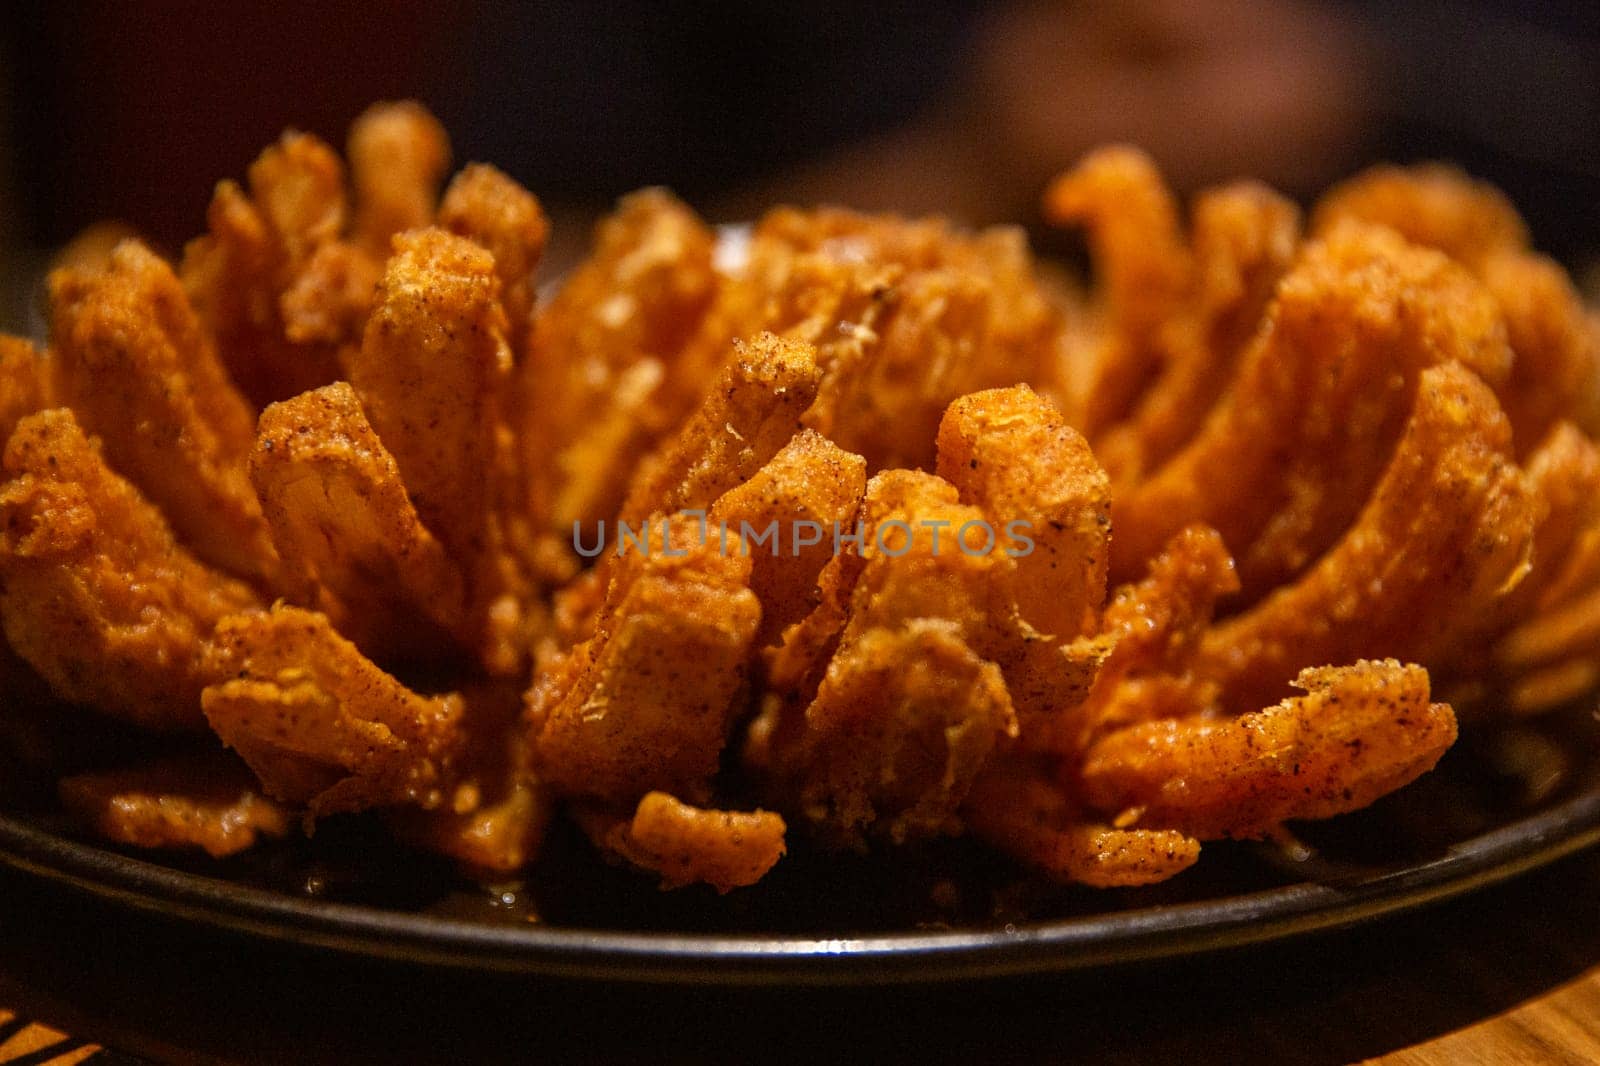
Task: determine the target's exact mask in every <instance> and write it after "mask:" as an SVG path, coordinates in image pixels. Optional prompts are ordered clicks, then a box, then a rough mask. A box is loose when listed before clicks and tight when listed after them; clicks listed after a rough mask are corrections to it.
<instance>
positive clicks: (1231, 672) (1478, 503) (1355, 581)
mask: <svg viewBox="0 0 1600 1066" xmlns="http://www.w3.org/2000/svg"><path fill="white" fill-rule="evenodd" d="M1510 449H1511V427H1510V425H1509V424H1508V423H1507V421H1506V418H1505V415H1504V414H1502V413H1501V411H1500V408H1499V406H1498V405H1497V404H1496V403H1495V399H1494V394H1493V393H1492V392H1490V391H1489V388H1488V386H1487V385H1485V384H1484V383H1483V382H1482V381H1481V380H1480V379H1479V378H1478V377H1477V376H1475V375H1474V374H1472V373H1471V372H1470V371H1468V370H1467V369H1466V368H1464V367H1462V366H1461V365H1460V364H1457V363H1447V364H1445V365H1443V366H1438V367H1433V368H1431V369H1429V370H1425V371H1423V373H1422V378H1421V382H1420V384H1419V385H1418V387H1417V398H1416V405H1415V408H1414V410H1413V412H1412V415H1411V420H1410V422H1409V424H1408V425H1407V427H1406V433H1405V436H1404V437H1402V438H1401V440H1400V443H1399V444H1398V445H1397V446H1396V448H1395V453H1394V458H1393V460H1392V461H1391V462H1390V464H1389V468H1388V469H1387V470H1386V471H1385V472H1384V475H1383V480H1382V481H1381V482H1380V483H1379V485H1378V487H1377V489H1376V490H1375V491H1374V492H1373V494H1372V497H1371V499H1370V500H1369V501H1368V502H1367V504H1366V507H1365V508H1364V509H1363V511H1362V513H1361V515H1360V517H1358V518H1357V519H1356V521H1355V522H1354V523H1353V525H1352V526H1351V528H1350V530H1349V531H1348V532H1347V533H1346V534H1345V535H1344V537H1343V538H1342V539H1341V540H1340V542H1339V544H1338V545H1337V546H1336V547H1334V548H1333V549H1332V550H1331V551H1329V552H1328V553H1327V554H1326V555H1325V556H1323V557H1322V558H1321V559H1320V560H1318V562H1317V564H1316V565H1315V566H1314V567H1312V568H1311V569H1310V570H1309V571H1307V572H1306V574H1305V576H1304V577H1302V578H1301V579H1300V580H1298V581H1296V582H1294V583H1292V584H1289V585H1285V586H1283V587H1281V588H1279V589H1277V590H1276V591H1274V592H1273V593H1272V594H1271V595H1269V596H1268V597H1267V598H1266V599H1264V600H1262V601H1261V603H1260V604H1258V605H1257V606H1255V607H1254V608H1252V609H1251V610H1249V611H1247V612H1245V613H1243V614H1240V615H1237V616H1235V617H1233V618H1230V619H1227V620H1226V621H1223V622H1221V623H1219V624H1218V625H1216V626H1215V627H1213V628H1212V629H1210V630H1209V631H1208V632H1207V633H1206V634H1205V636H1204V638H1203V639H1202V641H1201V650H1200V656H1199V663H1198V664H1197V669H1198V671H1199V672H1200V673H1202V674H1204V675H1205V676H1207V677H1209V678H1212V679H1214V680H1216V681H1218V682H1219V683H1220V684H1221V685H1222V689H1223V698H1224V700H1225V701H1226V702H1227V703H1228V704H1229V706H1234V707H1240V706H1246V705H1249V704H1252V703H1254V704H1262V703H1267V702H1270V701H1271V700H1272V699H1274V698H1275V697H1277V696H1278V695H1279V694H1280V693H1281V690H1282V687H1283V685H1284V684H1285V683H1286V679H1287V678H1288V677H1290V676H1292V675H1294V674H1296V673H1298V672H1299V671H1301V670H1303V669H1306V668H1308V667H1311V666H1314V665H1317V664H1322V663H1341V662H1345V663H1348V662H1352V661H1354V660H1356V659H1359V658H1364V657H1368V656H1372V655H1377V654H1380V653H1382V652H1383V651H1385V650H1391V651H1394V652H1397V653H1398V654H1402V655H1405V656H1406V657H1407V658H1409V659H1413V660H1417V661H1421V662H1430V661H1434V659H1435V658H1436V657H1437V656H1439V655H1440V653H1441V652H1442V651H1443V650H1444V649H1445V648H1447V647H1448V646H1449V645H1450V644H1451V643H1452V641H1453V640H1454V639H1455V638H1456V637H1457V636H1458V635H1460V634H1463V633H1465V632H1468V631H1469V630H1470V629H1471V627H1472V626H1473V625H1474V624H1475V622H1476V620H1477V619H1478V618H1480V617H1481V616H1482V615H1483V613H1484V612H1485V611H1488V610H1491V609H1492V608H1493V605H1494V603H1495V601H1496V600H1497V599H1499V598H1500V597H1501V596H1503V595H1505V594H1506V593H1507V592H1509V591H1510V590H1512V589H1514V588H1515V587H1516V585H1517V583H1518V582H1520V581H1522V580H1524V579H1525V578H1526V576H1527V574H1528V570H1529V560H1530V551H1531V547H1532V541H1533V532H1534V527H1535V524H1536V523H1537V521H1538V517H1539V501H1538V499H1537V498H1536V497H1535V496H1534V495H1533V492H1532V490H1531V488H1530V486H1529V485H1528V482H1527V477H1526V475H1525V474H1523V472H1522V470H1521V469H1520V468H1519V467H1518V466H1517V465H1516V463H1515V462H1514V461H1513V460H1512V458H1511V454H1510Z"/></svg>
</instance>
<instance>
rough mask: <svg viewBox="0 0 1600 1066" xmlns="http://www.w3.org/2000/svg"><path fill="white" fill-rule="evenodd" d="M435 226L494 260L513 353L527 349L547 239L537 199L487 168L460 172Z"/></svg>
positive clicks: (474, 166) (476, 165)
mask: <svg viewBox="0 0 1600 1066" xmlns="http://www.w3.org/2000/svg"><path fill="white" fill-rule="evenodd" d="M439 225H440V226H441V227H443V228H444V229H447V230H449V231H450V232H451V233H454V234H456V235H457V236H460V237H467V238H469V239H471V240H473V241H476V242H477V243H478V244H480V245H482V246H483V247H484V249H486V250H487V251H488V252H489V254H490V255H492V256H493V257H494V269H495V273H496V274H497V275H499V278H500V302H501V303H502V304H503V305H504V306H505V309H506V320H507V322H508V323H509V328H508V331H509V334H510V339H511V345H512V348H513V349H515V350H516V351H518V352H519V353H521V352H523V351H525V350H526V347H527V344H528V329H529V325H530V323H529V319H528V316H529V315H530V314H531V313H532V311H533V301H534V295H535V292H534V284H535V283H534V275H535V273H536V272H537V271H538V269H539V259H540V257H541V256H542V255H544V245H545V241H546V240H548V239H549V236H550V223H549V220H547V219H546V218H545V217H544V208H543V207H541V206H540V205H539V199H538V197H536V196H534V195H533V193H531V192H529V191H528V190H527V189H524V188H523V187H522V186H521V185H518V184H517V183H516V182H515V181H512V180H511V179H510V178H508V177H507V176H506V175H504V174H502V173H501V172H500V171H498V170H496V169H495V168H494V167H491V166H489V165H487V164H485V163H474V164H472V165H471V166H469V167H466V168H464V169H463V170H462V171H461V173H459V174H457V175H456V176H455V179H454V180H453V181H451V182H450V186H449V188H447V189H445V191H444V199H443V200H441V201H440V202H439Z"/></svg>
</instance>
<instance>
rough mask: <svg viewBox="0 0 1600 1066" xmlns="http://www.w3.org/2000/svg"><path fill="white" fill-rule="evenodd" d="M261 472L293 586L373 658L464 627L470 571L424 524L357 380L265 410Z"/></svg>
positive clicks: (255, 464) (416, 649)
mask: <svg viewBox="0 0 1600 1066" xmlns="http://www.w3.org/2000/svg"><path fill="white" fill-rule="evenodd" d="M250 478H251V482H252V483H253V484H254V485H255V488H256V493H257V494H258V495H259V496H260V497H261V506H262V509H263V511H264V512H265V513H266V516H267V523H268V525H269V526H270V527H271V529H272V540H273V544H274V545H275V546H276V547H277V550H278V555H279V557H280V558H282V559H283V561H284V570H285V574H286V577H285V584H286V586H287V589H286V591H288V592H289V593H290V595H291V596H292V597H293V598H294V599H295V600H296V602H298V603H301V604H303V605H305V606H307V607H312V608H315V609H316V610H319V611H321V612H322V613H323V614H325V615H327V616H328V619H329V621H331V622H332V623H333V624H334V626H335V627H337V628H338V629H339V630H340V631H341V632H342V633H344V635H345V636H347V637H349V638H350V639H351V640H352V641H354V642H355V644H356V645H357V646H358V647H360V648H361V649H362V651H363V652H365V653H366V654H367V655H368V656H369V657H371V658H374V659H379V660H394V659H397V658H398V659H404V658H406V657H408V656H409V657H410V658H413V659H426V658H427V657H428V655H429V654H430V649H431V650H432V653H433V654H435V655H437V653H438V651H439V650H440V641H441V638H442V639H443V641H444V643H445V644H448V643H449V642H450V641H451V640H452V639H453V638H454V637H455V636H456V635H458V634H462V633H463V630H464V627H465V622H466V590H465V584H464V582H463V579H462V574H461V570H460V568H459V567H457V566H456V565H455V563H454V562H453V561H452V560H451V559H450V558H449V557H448V556H446V554H445V551H444V548H443V546H441V545H440V543H439V541H438V540H437V539H435V538H434V536H433V534H432V533H430V532H429V531H428V530H427V529H426V528H425V527H424V526H423V525H422V520H421V519H420V518H419V517H418V516H417V511H416V508H415V507H413V506H412V503H411V497H410V496H409V495H408V494H407V492H406V487H405V485H404V484H402V483H401V480H400V469H399V467H398V466H397V465H396V464H395V461H394V457H393V456H391V455H390V454H389V452H388V451H387V450H385V448H384V447H383V444H382V442H381V441H379V440H378V435H377V434H376V433H374V432H373V431H372V426H371V425H370V424H368V422H367V417H366V415H365V413H363V411H362V410H361V403H360V400H359V399H358V398H357V397H356V394H355V390H354V389H352V388H351V387H350V386H349V385H347V384H345V383H344V382H337V383H335V384H332V385H328V386H326V387H324V388H321V389H314V390H312V391H310V392H304V393H301V394H300V395H299V396H296V397H294V398H293V399H291V400H284V401H283V402H282V403H275V404H273V405H271V406H270V407H268V408H267V409H266V410H265V411H263V412H261V421H260V430H259V435H258V436H257V439H256V448H255V452H254V453H253V454H252V455H251V458H250ZM290 575H292V576H290ZM469 646H470V645H469Z"/></svg>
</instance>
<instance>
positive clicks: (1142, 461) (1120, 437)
mask: <svg viewBox="0 0 1600 1066" xmlns="http://www.w3.org/2000/svg"><path fill="white" fill-rule="evenodd" d="M1299 243H1300V215H1299V211H1298V210H1297V209H1296V208H1295V206H1294V204H1293V203H1291V202H1290V201H1289V200H1287V199H1285V198H1284V197H1282V196H1279V195H1278V194H1277V193H1275V192H1273V191H1272V190H1271V189H1268V188H1266V187H1265V186H1263V185H1260V184H1258V183H1256V182H1250V181H1243V182H1236V183H1234V184H1231V185H1226V186H1223V187H1221V188H1217V189H1209V190H1206V191H1204V192H1202V193H1201V194H1200V195H1199V196H1198V197H1197V198H1196V199H1195V202H1194V221H1193V224H1192V227H1191V233H1190V245H1191V247H1192V249H1193V262H1194V271H1193V279H1192V283H1191V285H1190V291H1188V292H1187V294H1186V299H1185V300H1184V302H1183V303H1182V304H1181V305H1180V307H1179V308H1178V310H1177V311H1176V312H1174V314H1173V316H1172V317H1170V318H1168V319H1167V320H1166V321H1165V322H1163V323H1162V325H1161V327H1160V329H1159V331H1158V332H1157V334H1156V336H1155V343H1156V345H1157V347H1158V348H1159V351H1160V355H1161V359H1162V365H1161V368H1160V370H1159V371H1158V372H1157V373H1156V375H1155V377H1154V378H1153V379H1152V380H1151V381H1150V384H1149V386H1148V387H1146V388H1145V389H1144V390H1142V391H1141V392H1140V393H1139V396H1138V398H1137V401H1136V402H1135V404H1134V406H1133V408H1132V410H1131V411H1130V413H1129V415H1128V417H1127V419H1126V420H1124V421H1121V422H1116V423H1113V424H1111V425H1109V426H1107V427H1106V428H1105V430H1104V431H1103V432H1101V433H1099V434H1097V435H1096V436H1095V438H1094V441H1093V443H1094V450H1095V455H1096V456H1097V457H1098V458H1099V459H1100V461H1101V462H1102V463H1103V464H1104V465H1105V467H1106V469H1107V471H1109V472H1110V474H1111V476H1112V480H1113V481H1114V482H1129V481H1135V480H1137V479H1138V478H1140V477H1142V476H1143V475H1144V473H1145V472H1146V471H1148V470H1150V469H1152V468H1154V467H1157V466H1159V465H1160V464H1161V463H1163V462H1165V461H1166V460H1167V459H1169V458H1170V457H1171V456H1172V455H1173V453H1174V452H1176V451H1177V450H1178V449H1179V448H1180V447H1182V446H1183V445H1184V444H1185V443H1186V442H1187V441H1188V440H1189V439H1190V438H1191V437H1193V436H1194V434H1195V433H1196V432H1197V431H1198V430H1199V429H1200V426H1201V424H1202V423H1203V421H1204V419H1205V416H1206V414H1207V413H1208V412H1209V411H1210V410H1211V408H1212V407H1213V406H1214V405H1215V404H1216V402H1217V400H1218V399H1219V398H1220V397H1221V396H1222V395H1223V393H1224V392H1225V391H1226V389H1227V386H1228V383H1229V382H1230V381H1231V379H1232V375H1233V373H1234V371H1235V370H1236V368H1237V366H1238V363H1239V359H1240V357H1241V355H1242V354H1243V353H1244V351H1245V350H1246V348H1247V346H1248V345H1249V343H1250V341H1251V339H1252V338H1253V337H1254V336H1255V334H1256V332H1257V330H1258V329H1260V327H1261V322H1262V319H1263V318H1264V317H1265V316H1266V314H1267V306H1268V303H1269V301H1270V300H1271V299H1272V296H1273V294H1274V293H1275V292H1276V290H1277V286H1278V282H1279V280H1280V279H1281V278H1282V277H1283V275H1284V274H1285V273H1286V272H1287V271H1288V269H1289V267H1290V265H1291V264H1292V262H1293V260H1294V256H1295V254H1296V252H1297V251H1298V249H1299Z"/></svg>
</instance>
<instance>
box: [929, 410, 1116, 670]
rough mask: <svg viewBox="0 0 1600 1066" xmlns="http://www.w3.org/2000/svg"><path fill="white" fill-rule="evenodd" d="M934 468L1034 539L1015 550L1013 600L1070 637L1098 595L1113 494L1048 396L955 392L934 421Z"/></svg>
mask: <svg viewBox="0 0 1600 1066" xmlns="http://www.w3.org/2000/svg"><path fill="white" fill-rule="evenodd" d="M938 452H939V464H938V470H939V476H940V477H942V478H944V479H945V480H946V481H948V482H950V483H951V484H952V485H955V486H956V488H957V489H958V490H960V492H961V499H962V502H964V503H969V504H972V505H974V506H977V507H979V508H981V509H982V510H983V511H984V513H985V514H987V515H989V516H990V518H991V520H992V522H997V523H999V524H1000V525H1002V526H1003V525H1007V524H1009V523H1012V522H1018V523H1026V525H1025V526H1022V527H1019V528H1020V529H1021V530H1022V531H1023V532H1025V534H1026V535H1027V536H1028V537H1029V539H1030V540H1031V541H1033V548H1032V550H1031V551H1030V552H1028V554H1026V555H1023V556H1021V557H1020V558H1018V560H1017V584H1016V590H1017V593H1016V594H1017V607H1018V610H1019V611H1020V612H1021V614H1022V617H1023V619H1024V620H1025V621H1026V622H1027V623H1028V624H1029V625H1031V626H1033V628H1034V629H1036V630H1038V631H1039V632H1040V633H1044V634H1049V635H1051V636H1054V637H1057V638H1059V639H1063V640H1066V639H1071V638H1072V637H1076V636H1078V635H1080V634H1081V633H1083V632H1084V631H1085V630H1086V629H1088V628H1089V627H1090V626H1092V624H1093V614H1094V612H1095V611H1096V610H1098V609H1099V607H1100V605H1101V603H1103V602H1104V600H1105V595H1106V560H1107V555H1108V538H1107V535H1106V534H1107V531H1108V529H1109V528H1110V525H1111V497H1110V492H1109V486H1108V483H1107V478H1106V474H1105V471H1104V470H1102V469H1101V468H1100V464H1099V463H1097V462H1096V461H1095V458H1094V454H1093V453H1092V452H1091V451H1090V450H1089V445H1088V443H1087V442H1086V441H1085V440H1084V439H1083V437H1081V436H1080V435H1079V434H1078V433H1077V431H1075V430H1073V429H1072V428H1071V427H1069V426H1068V425H1067V424H1066V422H1065V421H1064V420H1063V418H1062V417H1061V412H1060V410H1059V409H1058V408H1057V407H1056V405H1055V404H1053V403H1051V402H1050V401H1049V400H1047V399H1044V398H1043V397H1041V396H1039V395H1038V394H1037V393H1035V392H1034V391H1033V390H1032V389H1030V388H1029V387H1028V386H1026V385H1017V386H1014V387H1012V388H1009V389H992V390H989V391H987V392H977V393H972V394H971V395H968V396H965V397H962V398H961V399H959V400H957V401H955V402H954V403H952V404H951V405H950V407H949V408H948V409H947V410H946V411H945V415H944V419H943V420H942V421H941V422H940V424H939V437H938Z"/></svg>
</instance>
